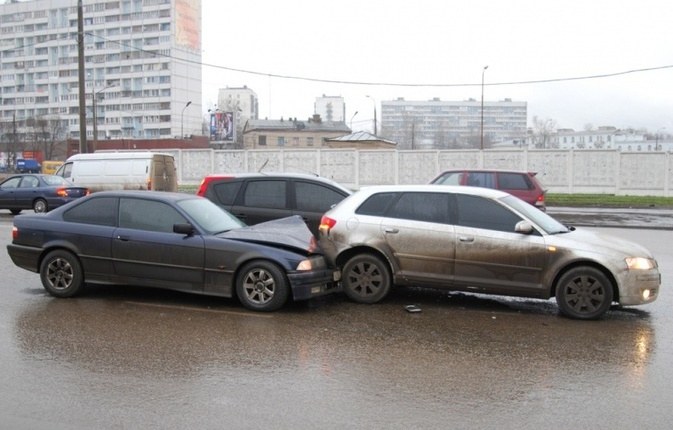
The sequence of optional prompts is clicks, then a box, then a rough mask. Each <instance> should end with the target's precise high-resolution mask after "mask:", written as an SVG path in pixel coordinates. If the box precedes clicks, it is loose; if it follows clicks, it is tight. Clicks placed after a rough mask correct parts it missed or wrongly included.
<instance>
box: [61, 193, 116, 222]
mask: <svg viewBox="0 0 673 430" xmlns="http://www.w3.org/2000/svg"><path fill="white" fill-rule="evenodd" d="M63 220H64V221H68V222H77V223H83V224H96V225H108V226H115V225H117V198H116V197H96V198H92V199H89V200H86V201H84V202H82V203H81V204H78V205H75V206H73V207H72V208H70V209H69V210H68V211H66V212H64V213H63Z"/></svg>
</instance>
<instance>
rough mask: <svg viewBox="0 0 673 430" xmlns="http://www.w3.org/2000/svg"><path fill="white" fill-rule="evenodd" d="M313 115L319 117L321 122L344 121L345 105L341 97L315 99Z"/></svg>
mask: <svg viewBox="0 0 673 430" xmlns="http://www.w3.org/2000/svg"><path fill="white" fill-rule="evenodd" d="M313 113H314V114H316V115H320V118H322V120H323V121H345V120H346V103H344V98H343V97H341V96H326V95H324V94H323V96H322V97H316V99H315V105H314V112H313Z"/></svg>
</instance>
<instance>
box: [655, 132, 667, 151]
mask: <svg viewBox="0 0 673 430" xmlns="http://www.w3.org/2000/svg"><path fill="white" fill-rule="evenodd" d="M661 130H666V127H661V128H660V129H659V130H657V133H656V135H655V142H656V143H655V144H654V150H655V151H658V150H659V132H660V131H661Z"/></svg>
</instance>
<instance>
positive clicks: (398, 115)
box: [380, 98, 528, 149]
mask: <svg viewBox="0 0 673 430" xmlns="http://www.w3.org/2000/svg"><path fill="white" fill-rule="evenodd" d="M527 119H528V113H527V103H526V102H517V101H512V100H510V99H505V100H502V101H497V102H492V101H489V102H484V103H483V110H482V103H481V102H480V101H477V100H467V101H442V100H440V99H438V98H435V99H432V100H428V101H408V100H404V99H403V98H398V99H397V100H391V101H383V102H382V103H381V132H380V135H381V136H383V137H385V138H386V139H390V140H392V141H395V142H397V144H398V145H399V146H398V147H399V148H400V149H419V148H436V149H453V148H456V149H458V148H477V149H478V148H480V146H481V141H482V135H483V139H484V142H485V145H484V146H485V147H490V146H491V145H492V144H495V143H499V142H509V141H512V142H516V143H519V144H522V143H524V142H525V140H526V130H527ZM482 124H483V128H482ZM482 133H483V134H482Z"/></svg>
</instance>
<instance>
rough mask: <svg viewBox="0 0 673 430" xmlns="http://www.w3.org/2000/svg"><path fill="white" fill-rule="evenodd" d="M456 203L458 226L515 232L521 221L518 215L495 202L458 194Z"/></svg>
mask: <svg viewBox="0 0 673 430" xmlns="http://www.w3.org/2000/svg"><path fill="white" fill-rule="evenodd" d="M456 201H457V211H456V212H457V215H458V220H457V222H456V224H458V225H461V226H463V227H474V228H483V229H487V230H498V231H506V232H514V226H515V225H516V223H517V222H519V221H521V218H520V217H519V216H518V215H516V214H515V213H514V212H512V211H510V210H509V209H507V208H505V207H503V206H501V205H499V204H498V203H496V202H494V201H493V200H489V199H485V198H482V197H476V196H468V195H463V194H457V195H456Z"/></svg>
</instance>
